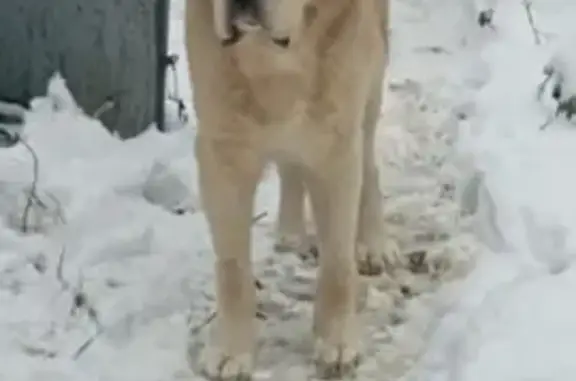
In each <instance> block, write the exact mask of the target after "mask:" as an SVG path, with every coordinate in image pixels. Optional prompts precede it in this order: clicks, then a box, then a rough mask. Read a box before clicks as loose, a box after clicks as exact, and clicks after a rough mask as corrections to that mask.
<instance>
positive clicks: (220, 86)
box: [186, 0, 388, 380]
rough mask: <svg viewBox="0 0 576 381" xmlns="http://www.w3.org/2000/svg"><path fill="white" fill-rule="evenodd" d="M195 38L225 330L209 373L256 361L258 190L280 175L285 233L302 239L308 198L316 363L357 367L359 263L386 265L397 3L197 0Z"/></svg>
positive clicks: (326, 367)
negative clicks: (271, 167)
mask: <svg viewBox="0 0 576 381" xmlns="http://www.w3.org/2000/svg"><path fill="white" fill-rule="evenodd" d="M187 4H188V8H187V32H186V35H187V48H188V59H189V64H190V76H191V81H192V84H193V88H194V103H195V108H196V113H197V116H198V135H197V140H196V154H197V158H198V166H199V181H200V189H201V196H202V202H203V205H204V210H205V214H206V217H207V220H208V223H209V227H210V231H211V235H212V243H213V247H214V250H215V252H216V269H215V271H216V296H217V319H216V337H215V338H214V342H212V343H211V344H210V345H209V346H208V347H207V350H206V357H205V362H204V365H205V369H204V372H205V374H207V376H208V377H210V378H212V379H215V380H223V379H226V380H229V379H232V380H241V379H242V380H243V379H246V378H249V377H250V374H251V373H252V369H253V366H254V358H255V357H254V356H255V344H256V320H255V318H254V317H255V313H256V295H255V292H256V290H255V288H254V277H253V273H252V267H251V261H250V246H251V245H250V226H251V220H252V212H253V210H252V209H253V202H254V195H255V190H256V187H257V185H258V182H259V179H260V176H261V173H262V170H263V168H264V167H265V165H266V164H267V163H268V162H274V163H276V164H277V165H278V168H279V173H280V178H281V202H280V216H279V224H278V227H279V233H280V237H281V239H282V240H284V241H289V242H291V243H293V244H295V245H297V244H298V241H299V240H300V239H302V238H303V237H304V235H305V231H304V221H303V201H304V194H305V192H304V191H305V190H306V191H307V193H308V194H309V196H310V201H311V205H312V210H313V214H314V218H315V222H316V226H317V235H318V242H319V248H320V253H321V254H320V266H319V275H318V285H317V291H316V293H317V294H316V301H315V312H314V333H315V335H316V339H317V352H316V361H317V364H318V366H319V367H320V369H321V371H322V373H323V374H324V375H325V376H328V377H340V376H342V375H344V374H345V373H347V372H349V371H351V370H353V369H354V368H355V366H356V364H357V363H358V359H359V347H358V344H359V343H358V338H359V336H358V335H357V331H356V330H357V316H356V294H357V288H358V270H357V269H359V271H360V273H365V274H368V273H372V274H374V273H379V272H381V271H382V265H383V262H382V258H381V251H382V234H383V232H382V230H383V226H382V225H383V218H382V214H381V213H382V208H381V197H380V192H379V189H378V173H377V169H376V166H375V161H374V160H375V159H374V134H375V128H376V124H377V120H378V117H379V113H380V104H381V96H382V81H383V75H384V70H385V66H386V62H387V54H388V40H387V34H388V31H387V28H388V1H387V0H188V3H187Z"/></svg>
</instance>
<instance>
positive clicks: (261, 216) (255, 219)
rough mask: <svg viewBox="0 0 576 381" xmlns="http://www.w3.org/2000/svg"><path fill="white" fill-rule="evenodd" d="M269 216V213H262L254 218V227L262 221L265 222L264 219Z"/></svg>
mask: <svg viewBox="0 0 576 381" xmlns="http://www.w3.org/2000/svg"><path fill="white" fill-rule="evenodd" d="M267 216H268V212H262V213H260V214H258V215H256V216H254V217H253V218H252V225H255V224H257V223H258V222H260V221H261V220H263V219H264V218H266V217H267Z"/></svg>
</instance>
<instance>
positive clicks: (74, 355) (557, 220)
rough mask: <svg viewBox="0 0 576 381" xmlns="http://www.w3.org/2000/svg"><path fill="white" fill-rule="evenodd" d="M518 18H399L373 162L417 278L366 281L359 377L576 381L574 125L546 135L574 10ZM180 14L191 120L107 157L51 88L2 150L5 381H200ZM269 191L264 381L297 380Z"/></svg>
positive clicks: (200, 242) (498, 13)
mask: <svg viewBox="0 0 576 381" xmlns="http://www.w3.org/2000/svg"><path fill="white" fill-rule="evenodd" d="M532 3H533V5H532V8H531V9H530V12H529V13H530V15H531V16H532V17H531V18H532V25H533V27H534V28H536V29H533V27H532V26H531V21H530V17H529V13H528V12H527V10H526V7H525V5H524V4H523V2H522V1H521V0H493V1H489V0H486V1H480V0H476V1H473V0H467V1H464V0H394V1H393V7H392V28H391V29H392V44H393V46H392V56H391V67H390V72H389V78H388V89H387V95H386V105H385V109H384V110H383V118H382V128H381V129H380V131H379V139H378V146H379V151H378V152H379V161H380V164H381V169H382V172H383V184H382V185H383V190H384V194H385V197H386V199H387V202H386V215H387V218H388V220H389V227H390V234H391V235H392V237H393V238H395V240H396V242H397V244H398V246H399V247H400V249H401V250H402V252H404V253H406V254H407V255H406V258H405V260H406V262H407V264H408V267H409V268H411V269H412V270H418V271H416V273H413V272H409V271H400V270H398V271H397V272H396V273H395V274H394V277H391V278H388V277H383V278H382V279H377V280H373V281H371V282H370V283H369V284H367V286H368V294H367V300H366V308H365V311H364V316H365V321H366V324H365V327H366V329H365V331H366V341H365V342H366V345H367V348H366V358H365V362H364V364H363V365H362V367H361V368H360V370H359V373H360V376H361V379H365V380H378V381H380V380H400V379H403V380H407V381H408V380H409V381H412V380H414V381H420V380H422V381H424V380H425V381H443V380H446V381H448V380H450V381H452V380H457V381H475V380H479V381H480V380H495V381H498V380H502V381H514V380H518V381H520V380H523V381H525V380H558V381H569V380H570V381H571V380H573V379H575V378H576V362H574V361H571V359H572V357H573V356H572V355H571V354H572V353H576V340H574V338H576V328H574V324H573V323H572V322H573V321H575V320H576V307H573V305H572V300H573V292H572V290H573V288H572V287H575V288H576V269H575V268H574V267H573V266H571V265H572V259H573V258H574V256H573V254H574V253H575V252H576V208H575V207H573V205H574V204H575V203H574V202H573V201H572V198H573V196H572V195H574V194H576V181H573V180H572V176H571V172H570V168H571V164H572V162H574V163H576V150H573V149H571V147H573V146H574V147H576V132H575V131H573V128H574V127H576V125H575V124H570V123H569V122H568V121H566V120H565V118H563V117H562V116H560V117H558V118H551V116H553V115H554V112H555V109H556V107H557V105H556V101H555V100H554V99H553V97H552V94H553V93H554V88H555V87H556V84H557V83H559V82H560V83H561V84H562V87H561V90H562V91H561V94H560V98H559V99H560V102H562V103H563V104H565V105H569V104H570V102H571V101H570V97H571V96H573V95H576V87H575V86H574V85H575V84H576V76H575V75H576V59H575V58H573V57H575V56H576V53H574V51H573V49H574V48H573V46H574V45H573V41H574V40H573V37H575V36H576V26H574V22H573V21H572V19H573V17H572V16H571V15H574V14H576V13H575V12H576V4H575V3H574V2H573V0H534V1H533V2H532ZM489 9H493V13H491V12H485V13H484V14H485V15H488V16H489V15H491V16H492V17H491V22H490V23H488V24H486V25H484V27H481V26H480V25H479V24H478V15H479V13H480V12H482V11H488V10H489ZM183 11H184V0H174V1H173V4H172V10H171V13H172V29H171V36H170V45H171V49H172V51H173V52H176V53H178V54H180V56H181V59H180V61H179V62H178V82H179V83H178V92H179V94H180V95H181V96H183V97H184V98H185V100H186V103H187V105H188V112H189V114H190V123H189V125H187V126H185V128H181V129H175V130H174V131H173V132H171V133H169V134H165V135H163V134H160V133H158V132H156V131H155V130H154V129H150V130H149V131H147V132H146V133H145V134H143V135H142V136H140V137H138V138H136V139H132V140H128V141H124V142H122V141H119V140H117V139H116V138H114V137H113V136H111V135H110V134H109V133H108V132H106V130H105V129H104V128H102V126H101V125H100V124H99V123H98V122H97V121H94V120H93V119H90V118H89V117H87V116H85V115H83V114H82V112H81V111H80V110H78V109H77V108H76V106H75V104H74V101H73V99H71V97H70V95H69V94H68V92H67V90H66V87H65V83H63V82H62V81H61V80H60V79H55V80H54V81H52V83H51V85H50V87H49V89H48V91H47V96H46V97H44V98H41V99H37V100H36V101H35V103H34V107H33V110H32V111H31V112H30V113H29V114H27V115H26V125H25V128H24V142H25V144H18V145H16V146H14V147H12V148H3V149H0V381H4V380H6V381H20V380H22V381H32V380H34V381H36V380H46V381H51V380H54V381H67V380H70V381H72V380H73V381H84V380H86V381H88V380H106V381H120V380H122V381H131V380H134V381H167V380H171V381H176V380H200V379H201V378H200V377H199V376H198V375H197V373H196V372H195V369H196V368H195V364H196V360H197V354H198V351H199V350H200V349H201V346H202V338H203V337H204V336H205V335H206V334H207V332H208V331H209V327H204V325H206V324H205V322H206V320H207V318H208V317H209V316H210V314H211V312H212V308H213V291H212V266H211V263H212V253H211V249H210V240H209V237H208V233H207V228H206V224H205V221H204V219H203V216H202V213H201V205H200V204H199V202H198V198H197V195H198V192H197V185H196V173H195V171H196V167H195V163H194V153H193V149H192V142H193V138H194V132H195V129H194V113H193V112H192V111H191V108H190V101H191V94H192V91H191V89H190V88H189V86H188V84H187V73H186V62H185V54H184V51H183V45H182V27H183V19H184V13H183ZM558 53H560V54H558ZM549 62H552V63H553V66H554V68H555V69H556V71H555V73H554V75H552V76H551V80H550V81H548V82H547V83H546V85H545V86H544V87H543V90H544V91H543V92H542V96H541V97H540V99H538V88H539V85H540V84H541V83H542V82H543V81H544V79H545V75H544V73H543V69H544V67H545V66H546V65H547V64H548V63H549ZM173 88H174V86H173V83H172V82H171V78H170V77H169V90H171V89H173ZM574 103H576V102H574ZM172 111H174V110H173V109H171V114H170V118H172V119H171V120H172V122H173V123H172V125H176V124H177V123H176V122H175V120H176V119H175V118H176V117H175V115H174V112H172ZM549 119H550V120H549ZM543 125H545V127H544V128H542V126H543ZM31 150H32V151H33V152H34V154H35V155H36V157H37V159H38V160H37V164H38V166H37V168H36V170H37V171H36V172H37V176H35V168H34V157H33V155H32V154H31V152H30V151H31ZM35 178H36V181H34V179H35ZM32 182H34V184H35V185H34V192H33V194H34V195H35V197H32V198H31V197H30V184H31V183H32ZM277 196H278V189H277V178H276V175H275V173H274V171H273V170H272V169H271V170H270V171H269V172H267V173H266V176H265V178H264V181H263V183H262V186H261V187H260V190H259V194H258V202H257V207H256V210H255V215H259V216H260V217H259V218H258V219H257V221H256V222H255V224H254V242H255V244H254V261H255V266H256V269H257V273H258V276H259V279H260V280H261V281H262V283H263V285H264V289H263V290H262V292H261V300H262V302H261V304H262V309H263V312H264V317H265V320H264V321H263V322H262V324H263V329H262V330H261V335H262V349H261V351H260V357H259V360H258V372H257V374H256V379H257V380H279V381H284V380H285V381H292V380H304V379H309V378H308V376H309V375H310V374H311V372H312V367H311V366H310V364H309V363H308V355H309V353H308V351H309V346H308V344H309V343H308V341H307V340H308V338H309V336H310V335H309V330H310V327H311V325H310V312H311V308H310V307H311V305H310V302H309V299H310V296H311V293H312V291H313V279H314V277H313V275H314V266H313V265H312V264H310V263H307V262H306V261H302V260H301V259H300V258H298V257H297V256H295V255H290V254H282V255H280V254H276V253H274V252H273V250H272V243H273V228H274V217H275V214H276V202H277ZM38 200H39V201H38ZM27 204H30V205H28V206H27ZM24 216H26V217H24ZM23 226H25V229H26V230H27V231H26V232H23V231H22V230H23ZM423 250H424V251H426V253H427V256H426V263H425V264H428V265H429V266H421V264H420V263H418V259H419V256H418V254H417V253H418V252H419V251H423ZM414 253H416V254H414ZM408 254H410V255H408ZM410 261H412V262H410ZM400 286H405V287H404V288H405V289H406V288H409V289H410V291H411V293H413V294H416V295H414V296H413V297H411V298H408V297H403V296H402V294H401V293H400V292H399V288H400Z"/></svg>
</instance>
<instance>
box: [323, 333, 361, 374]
mask: <svg viewBox="0 0 576 381" xmlns="http://www.w3.org/2000/svg"><path fill="white" fill-rule="evenodd" d="M314 357H315V362H316V372H317V375H318V377H319V378H322V379H337V378H342V377H346V376H351V375H353V374H354V373H355V371H356V369H357V368H358V366H359V365H360V361H361V356H360V352H359V351H358V348H357V347H356V346H354V345H352V344H350V343H347V342H343V343H340V344H329V343H328V342H326V341H324V340H322V339H318V340H317V341H316V348H315V356H314Z"/></svg>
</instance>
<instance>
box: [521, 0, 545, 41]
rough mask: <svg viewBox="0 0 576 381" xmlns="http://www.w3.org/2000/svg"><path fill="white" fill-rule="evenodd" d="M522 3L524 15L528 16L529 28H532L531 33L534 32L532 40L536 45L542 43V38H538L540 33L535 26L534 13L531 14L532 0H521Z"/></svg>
mask: <svg viewBox="0 0 576 381" xmlns="http://www.w3.org/2000/svg"><path fill="white" fill-rule="evenodd" d="M522 5H524V10H525V11H526V16H527V17H528V24H530V28H531V29H532V33H533V34H534V42H535V43H536V45H541V44H542V39H541V38H540V36H541V34H542V33H540V31H539V30H538V28H536V23H535V22H534V15H533V14H532V1H531V0H522Z"/></svg>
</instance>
